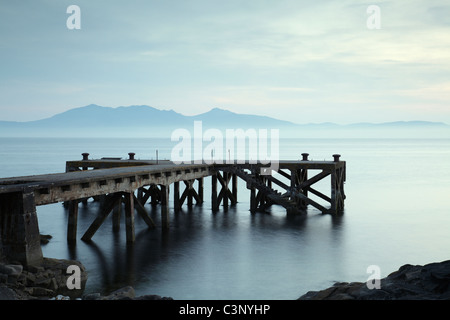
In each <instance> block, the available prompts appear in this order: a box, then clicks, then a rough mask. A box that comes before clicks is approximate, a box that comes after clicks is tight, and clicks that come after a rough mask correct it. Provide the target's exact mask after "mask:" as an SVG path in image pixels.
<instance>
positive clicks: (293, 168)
mask: <svg viewBox="0 0 450 320" xmlns="http://www.w3.org/2000/svg"><path fill="white" fill-rule="evenodd" d="M269 165H270V164H269ZM269 165H262V164H260V163H256V164H254V163H249V162H245V163H226V164H205V163H203V164H182V165H175V164H173V163H172V162H170V161H150V160H135V159H134V154H133V153H130V154H129V159H127V160H122V159H119V158H103V159H99V160H89V159H88V154H83V159H82V160H79V161H68V162H67V163H66V172H65V173H56V174H44V175H35V176H25V177H12V178H2V179H0V233H1V240H2V241H1V242H0V259H2V257H4V258H3V259H4V260H15V261H20V262H22V263H23V264H39V263H40V261H41V260H42V251H41V248H40V236H39V227H38V219H37V215H36V206H40V205H45V204H50V203H56V202H64V203H65V205H67V206H68V210H69V219H68V229H67V240H68V241H69V242H73V241H75V240H76V234H77V220H78V204H79V202H82V201H86V199H88V198H91V197H92V198H94V199H95V200H97V201H100V203H101V206H100V211H99V214H98V216H97V217H96V218H95V219H94V221H93V222H92V224H91V225H90V227H89V228H88V230H87V231H86V232H85V233H84V235H83V236H82V239H83V240H85V241H89V240H90V239H91V238H92V237H93V236H94V234H95V232H96V231H97V230H98V228H99V227H100V226H101V225H102V223H103V222H104V221H105V219H106V218H107V217H108V216H109V215H110V213H111V212H112V213H113V214H112V216H113V228H114V229H115V230H116V231H117V230H118V223H119V222H118V221H119V220H120V214H121V211H122V204H124V208H125V210H124V215H125V226H126V239H127V242H130V243H132V242H134V241H135V233H134V213H135V212H137V213H138V214H139V216H140V217H141V218H142V219H143V220H144V221H145V222H146V224H147V225H148V227H149V228H154V227H155V224H154V222H153V221H152V219H151V217H150V215H149V214H148V212H147V210H146V208H145V205H146V203H147V202H150V203H151V204H152V205H160V207H161V227H162V228H168V227H169V215H170V212H169V189H170V186H171V185H173V206H174V210H180V209H181V207H182V206H183V204H184V203H186V204H187V205H188V206H192V205H193V204H194V201H195V203H197V204H199V203H202V202H203V201H204V191H203V186H204V178H205V177H209V176H211V179H212V180H211V205H212V210H213V211H217V210H219V208H220V205H222V206H223V208H224V210H227V208H228V205H229V203H230V204H235V203H236V202H237V191H238V185H237V179H238V178H241V179H243V180H244V181H245V182H246V186H247V188H248V189H250V210H251V211H252V212H255V211H258V210H264V209H265V208H266V207H268V206H270V205H281V206H283V207H284V208H286V211H287V213H299V212H302V211H304V210H306V208H307V206H308V205H311V206H313V207H315V208H316V209H318V210H320V211H321V212H323V213H332V214H334V213H338V212H340V211H342V210H343V207H344V199H345V194H344V181H345V162H344V161H340V160H339V155H334V160H333V161H309V160H308V155H307V154H303V159H302V160H299V161H280V162H279V168H278V170H277V171H276V172H275V173H274V174H273V175H262V174H261V168H262V167H269ZM314 170H319V173H317V174H315V175H312V176H310V175H309V172H310V171H314ZM328 176H330V177H331V194H330V195H329V196H327V195H326V194H324V193H323V192H320V191H318V190H317V189H316V188H313V187H312V186H313V185H314V184H315V183H317V182H319V181H321V180H322V179H324V178H326V177H328ZM230 182H231V187H229V184H230ZM219 186H220V189H219V188H218V187H219ZM183 187H184V189H183ZM311 194H312V195H314V196H316V197H317V198H318V199H320V200H313V199H312V197H311ZM323 202H325V204H324V203H323Z"/></svg>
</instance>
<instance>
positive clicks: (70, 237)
mask: <svg viewBox="0 0 450 320" xmlns="http://www.w3.org/2000/svg"><path fill="white" fill-rule="evenodd" d="M68 209H69V216H68V223H67V241H68V242H69V243H73V242H76V240H77V226H78V200H71V201H69V202H68Z"/></svg>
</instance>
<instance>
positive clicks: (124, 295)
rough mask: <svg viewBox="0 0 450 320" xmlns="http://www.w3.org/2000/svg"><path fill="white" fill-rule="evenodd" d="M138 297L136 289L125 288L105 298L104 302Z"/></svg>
mask: <svg viewBox="0 0 450 320" xmlns="http://www.w3.org/2000/svg"><path fill="white" fill-rule="evenodd" d="M135 296H136V293H135V291H134V288H133V287H131V286H127V287H123V288H121V289H118V290H116V291H114V292H112V293H111V294H109V295H108V296H106V297H103V298H102V300H131V299H133V298H134V297H135Z"/></svg>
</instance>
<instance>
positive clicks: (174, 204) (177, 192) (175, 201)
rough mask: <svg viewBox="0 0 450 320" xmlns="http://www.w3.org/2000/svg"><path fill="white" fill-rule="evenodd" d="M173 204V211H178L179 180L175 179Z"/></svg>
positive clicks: (179, 207)
mask: <svg viewBox="0 0 450 320" xmlns="http://www.w3.org/2000/svg"><path fill="white" fill-rule="evenodd" d="M173 206H174V209H175V211H179V210H180V209H181V202H180V181H175V182H174V184H173Z"/></svg>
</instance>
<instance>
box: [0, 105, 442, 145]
mask: <svg viewBox="0 0 450 320" xmlns="http://www.w3.org/2000/svg"><path fill="white" fill-rule="evenodd" d="M194 121H202V129H203V130H207V129H208V128H216V129H219V130H226V129H244V130H247V129H251V128H253V129H256V130H258V129H267V130H270V129H278V130H279V131H280V137H305V138H311V137H317V138H323V137H326V138H333V137H335V138H342V137H357V138H361V137H399V138H408V137H411V138H421V137H422V138H426V137H435V138H450V134H449V133H450V126H449V125H447V124H445V123H442V122H427V121H397V122H385V123H354V124H349V125H339V124H335V123H331V122H325V123H307V124H297V123H293V122H289V121H283V120H278V119H274V118H270V117H266V116H259V115H250V114H238V113H234V112H231V111H228V110H224V109H220V108H213V109H211V110H210V111H208V112H205V113H202V114H198V115H194V116H186V115H183V114H181V113H178V112H175V111H173V110H160V109H157V108H154V107H150V106H145V105H139V106H138V105H135V106H127V107H117V108H111V107H102V106H98V105H95V104H91V105H88V106H84V107H79V108H74V109H70V110H68V111H65V112H62V113H59V114H56V115H54V116H52V117H49V118H45V119H42V120H35V121H27V122H16V121H0V137H54V136H57V137H170V134H171V132H173V130H175V129H177V128H185V129H187V130H190V131H191V132H192V130H193V125H194Z"/></svg>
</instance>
